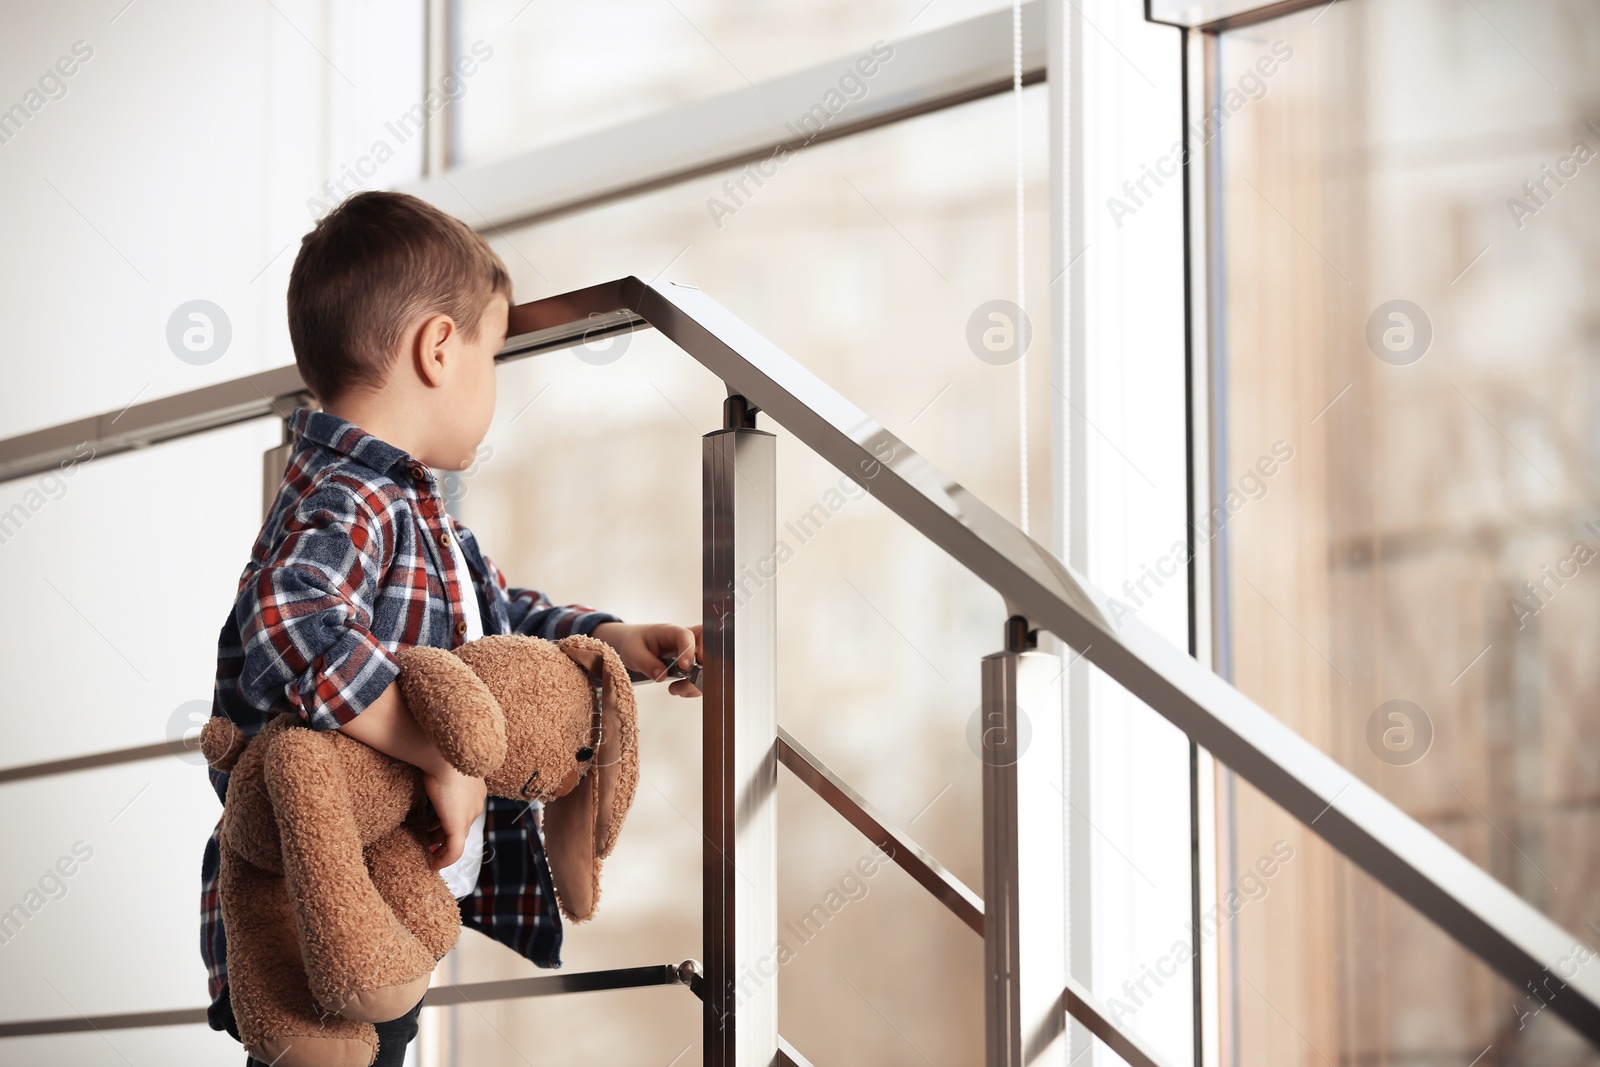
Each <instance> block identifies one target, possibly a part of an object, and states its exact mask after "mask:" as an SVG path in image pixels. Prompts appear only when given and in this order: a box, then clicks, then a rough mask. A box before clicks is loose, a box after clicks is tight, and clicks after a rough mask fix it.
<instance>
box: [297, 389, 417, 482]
mask: <svg viewBox="0 0 1600 1067" xmlns="http://www.w3.org/2000/svg"><path fill="white" fill-rule="evenodd" d="M288 422H289V430H290V432H291V433H293V434H294V435H295V436H296V437H300V438H303V439H304V440H307V441H310V442H312V443H313V444H318V445H321V446H322V447H324V448H327V449H330V450H332V451H334V452H337V453H339V454H340V455H342V456H349V457H350V458H351V459H353V460H355V461H356V462H358V463H360V464H362V465H363V466H367V467H371V468H372V469H373V470H375V471H377V472H379V473H380V474H388V473H389V472H390V471H392V470H393V469H394V468H395V467H397V466H398V467H402V468H404V469H405V470H406V472H407V474H409V475H410V478H411V480H412V481H424V480H427V481H431V480H432V478H433V472H432V471H430V470H428V468H427V466H426V465H425V464H423V463H420V462H418V461H417V460H416V459H414V458H412V456H411V454H410V453H408V452H406V451H405V450H404V449H400V448H396V447H395V446H394V445H391V444H390V443H389V442H387V441H384V440H382V439H381V438H378V437H374V436H373V435H372V434H370V433H368V432H367V431H365V430H363V429H362V428H361V427H359V426H357V425H356V424H355V423H353V422H350V421H348V420H346V419H341V418H340V417H339V416H337V415H331V414H329V413H328V412H326V411H318V410H316V409H315V408H311V407H298V408H295V409H294V413H293V414H292V415H290V416H289V420H288ZM419 471H421V472H425V475H424V476H423V477H418V472H419Z"/></svg>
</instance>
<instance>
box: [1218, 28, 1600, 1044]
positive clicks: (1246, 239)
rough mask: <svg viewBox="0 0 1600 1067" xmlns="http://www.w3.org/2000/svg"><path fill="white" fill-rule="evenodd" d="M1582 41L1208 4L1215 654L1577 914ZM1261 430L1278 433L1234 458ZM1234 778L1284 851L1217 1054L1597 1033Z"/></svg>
mask: <svg viewBox="0 0 1600 1067" xmlns="http://www.w3.org/2000/svg"><path fill="white" fill-rule="evenodd" d="M1283 41H1288V42H1290V44H1291V47H1292V53H1293V54H1292V58H1289V59H1287V60H1285V61H1282V62H1280V63H1278V64H1277V65H1276V70H1275V73H1274V75H1273V76H1271V77H1262V76H1261V75H1260V69H1261V68H1259V67H1258V66H1257V64H1258V62H1259V61H1260V60H1261V58H1262V57H1263V56H1270V55H1272V54H1273V52H1274V48H1275V45H1276V44H1279V43H1281V42H1283ZM1596 54H1600V7H1596V6H1595V5H1593V4H1589V3H1582V2H1575V0H1572V2H1558V0H1550V2H1540V3H1518V4H1510V3H1490V2H1487V0H1439V2H1432V3H1399V2H1380V0H1349V2H1346V3H1337V4H1332V5H1327V6H1319V7H1317V8H1313V9H1310V10H1307V11H1304V12H1301V13H1299V14H1295V15H1292V16H1289V17H1286V18H1282V19H1278V20H1274V21H1270V22H1266V23H1262V24H1258V25H1255V26H1251V27H1249V28H1247V29H1241V30H1238V31H1233V32H1228V33H1225V34H1223V35H1222V36H1221V38H1220V42H1219V48H1218V53H1217V55H1218V58H1219V62H1218V64H1217V68H1216V70H1215V71H1214V78H1215V81H1214V90H1215V92H1216V93H1217V94H1218V95H1219V97H1220V96H1222V94H1226V93H1236V94H1237V95H1238V96H1239V97H1240V98H1241V99H1242V103H1240V104H1239V106H1238V107H1237V110H1234V109H1233V108H1231V107H1230V108H1229V111H1230V113H1229V115H1228V117H1227V118H1226V121H1225V123H1223V124H1222V126H1221V130H1220V132H1219V133H1217V135H1216V136H1217V137H1218V138H1219V140H1218V146H1219V153H1220V154H1219V157H1218V158H1219V160H1220V173H1219V174H1217V175H1215V178H1216V180H1218V181H1219V183H1220V188H1219V191H1218V196H1219V197H1220V200H1219V203H1220V233H1219V234H1218V235H1217V236H1218V238H1219V240H1220V242H1221V245H1220V247H1221V256H1222V258H1221V262H1222V263H1223V264H1224V265H1225V266H1224V273H1223V277H1222V278H1221V279H1220V282H1221V285H1222V292H1221V295H1220V299H1219V300H1218V302H1217V304H1216V307H1217V308H1218V310H1219V312H1220V321H1221V323H1222V327H1221V330H1220V352H1219V353H1218V354H1217V355H1218V364H1219V373H1218V374H1217V376H1216V378H1215V381H1214V383H1213V388H1214V389H1215V390H1216V396H1215V399H1216V400H1217V410H1220V411H1221V412H1223V413H1224V414H1223V418H1222V421H1221V432H1220V439H1219V441H1218V444H1219V445H1220V448H1219V449H1218V455H1219V457H1220V460H1219V463H1218V467H1217V470H1216V471H1215V473H1214V482H1215V483H1216V484H1217V485H1218V499H1217V500H1215V501H1213V504H1214V505H1220V504H1223V501H1222V499H1221V494H1222V491H1223V490H1225V489H1229V488H1232V489H1234V490H1239V489H1240V488H1241V486H1242V487H1243V490H1244V491H1243V492H1242V494H1240V497H1241V498H1242V503H1240V506H1238V507H1237V508H1236V509H1235V508H1233V507H1225V509H1224V510H1225V513H1226V515H1225V522H1224V523H1222V524H1221V525H1222V527H1223V529H1222V534H1221V536H1220V537H1219V538H1218V540H1217V542H1216V544H1217V545H1219V546H1220V550H1219V552H1218V555H1217V557H1216V558H1217V561H1218V564H1219V569H1218V576H1219V577H1218V581H1219V586H1218V593H1219V603H1220V604H1221V605H1222V607H1221V612H1220V617H1219V619H1218V623H1219V631H1218V632H1219V637H1220V638H1221V642H1220V647H1221V648H1222V649H1223V659H1222V663H1221V667H1222V669H1223V670H1224V671H1225V672H1226V673H1229V674H1231V678H1232V680H1233V682H1234V684H1236V685H1237V686H1239V687H1240V688H1241V689H1243V690H1244V691H1245V692H1246V693H1248V694H1249V695H1250V696H1252V697H1253V698H1254V699H1256V700H1257V701H1259V702H1260V703H1262V704H1263V705H1264V706H1266V707H1267V708H1269V709H1271V710H1272V711H1274V712H1275V713H1277V714H1278V715H1280V716H1282V717H1283V718H1284V719H1285V720H1286V721H1287V722H1288V723H1289V724H1290V725H1292V726H1293V727H1294V728H1295V729H1296V730H1297V731H1299V732H1300V733H1301V734H1302V735H1304V736H1306V737H1307V738H1309V739H1311V740H1312V741H1313V742H1314V743H1316V744H1317V745H1319V746H1320V747H1322V748H1323V749H1324V750H1325V751H1326V752H1328V753H1329V754H1330V755H1332V756H1334V757H1335V758H1337V759H1338V760H1339V761H1340V762H1341V763H1342V764H1343V765H1344V766H1345V767H1346V768H1348V769H1349V771H1350V772H1351V774H1352V775H1353V776H1355V777H1358V778H1359V779H1361V780H1362V781H1365V782H1366V783H1368V784H1369V785H1371V786H1373V787H1374V788H1376V789H1378V790H1379V791H1380V792H1382V793H1383V794H1384V795H1385V796H1387V797H1388V798H1389V799H1391V800H1392V801H1394V802H1395V803H1396V804H1398V805H1399V806H1400V807H1401V808H1403V809H1404V810H1405V811H1407V812H1408V813H1409V814H1411V815H1412V816H1413V817H1415V818H1416V819H1418V820H1419V821H1420V822H1422V823H1423V824H1424V825H1425V826H1427V827H1428V828H1429V829H1430V830H1432V831H1433V832H1434V833H1436V834H1438V835H1439V836H1440V837H1442V838H1443V839H1444V840H1445V841H1447V842H1448V843H1449V844H1451V845H1452V846H1453V847H1455V848H1457V849H1459V850H1460V851H1462V852H1463V853H1464V854H1465V855H1466V856H1467V857H1468V858H1469V859H1471V860H1472V861H1473V862H1474V863H1476V864H1478V865H1480V866H1482V867H1483V868H1484V869H1486V870H1487V871H1489V872H1490V873H1492V874H1493V875H1494V876H1495V877H1496V878H1498V879H1499V880H1500V881H1502V882H1503V883H1505V884H1506V885H1508V886H1510V887H1511V888H1513V889H1514V890H1515V891H1516V892H1517V893H1518V894H1520V895H1521V896H1522V897H1523V898H1524V899H1526V900H1527V901H1529V902H1530V903H1532V904H1534V905H1535V906H1537V907H1538V908H1540V909H1541V910H1542V911H1544V912H1545V913H1547V914H1548V915H1549V916H1550V917H1551V918H1553V919H1554V920H1555V921H1556V922H1557V923H1559V924H1560V925H1561V926H1562V927H1564V928H1565V929H1567V930H1569V931H1573V932H1575V933H1577V934H1578V935H1579V936H1584V937H1587V936H1588V935H1590V934H1592V933H1594V932H1595V931H1596V926H1595V924H1596V922H1597V921H1600V899H1597V896H1596V892H1597V890H1596V886H1597V884H1600V883H1597V880H1596V877H1595V875H1596V868H1597V866H1600V843H1597V842H1600V833H1597V830H1600V750H1597V748H1596V745H1595V743H1594V739H1595V737H1596V728H1597V726H1600V712H1597V710H1596V709H1597V702H1596V697H1597V695H1600V657H1596V656H1595V654H1594V648H1595V646H1596V642H1597V640H1600V521H1597V520H1600V501H1597V499H1596V493H1597V488H1600V482H1597V479H1600V464H1597V459H1600V455H1597V452H1600V435H1597V431H1596V427H1597V426H1600V419H1597V415H1600V411H1597V400H1600V362H1597V357H1600V349H1597V345H1596V323H1597V321H1600V296H1597V295H1596V294H1597V292H1600V289H1597V287H1596V282H1597V281H1600V213H1597V212H1596V210H1595V207H1596V205H1597V203H1600V161H1597V160H1600V66H1597V65H1596V64H1595V62H1594V57H1595V55H1596ZM1279 58H1280V59H1281V58H1282V57H1281V56H1280V57H1279ZM1278 442H1281V443H1283V445H1284V446H1286V447H1287V448H1289V449H1291V450H1292V458H1291V459H1289V460H1288V461H1287V462H1283V463H1280V464H1277V465H1276V469H1275V471H1274V473H1273V475H1272V476H1271V477H1270V478H1262V477H1257V478H1255V479H1254V480H1253V481H1248V482H1246V481H1241V479H1242V478H1248V477H1249V472H1250V470H1251V468H1252V467H1253V466H1254V465H1255V464H1256V463H1257V461H1258V460H1259V458H1260V457H1262V456H1264V455H1270V454H1272V451H1273V448H1274V444H1275V443H1278ZM1202 521H1204V520H1202ZM1222 806H1223V811H1224V813H1225V814H1226V815H1227V816H1229V817H1227V818H1224V819H1223V824H1224V825H1225V826H1226V825H1231V827H1232V831H1233V832H1232V836H1231V841H1230V848H1231V855H1232V856H1233V857H1234V858H1236V859H1237V860H1238V861H1239V862H1245V861H1247V860H1248V859H1249V858H1250V857H1254V856H1256V855H1258V854H1262V853H1263V852H1265V851H1267V850H1268V849H1270V847H1271V844H1272V842H1274V841H1277V840H1283V841H1285V842H1287V843H1288V844H1289V845H1290V847H1292V848H1293V849H1294V850H1295V852H1296V857H1295V859H1293V860H1292V861H1291V864H1290V866H1291V868H1292V869H1293V874H1292V875H1291V877H1289V878H1287V879H1283V880H1282V881H1280V882H1278V883H1275V884H1274V885H1273V886H1272V889H1271V892H1270V893H1269V894H1268V895H1267V896H1266V897H1265V899H1264V900H1262V901H1261V902H1260V903H1259V904H1253V905H1251V906H1250V907H1249V908H1248V909H1246V910H1245V911H1243V912H1242V913H1241V915H1240V917H1239V918H1238V920H1237V921H1236V922H1235V923H1233V924H1232V925H1231V927H1230V931H1231V933H1230V935H1229V936H1227V937H1225V938H1224V939H1223V945H1224V948H1225V950H1226V952H1225V979H1224V985H1225V991H1226V994H1227V996H1228V1000H1229V1002H1230V1004H1229V1007H1228V1008H1227V1010H1226V1011H1225V1027H1224V1032H1225V1034H1226V1035H1227V1036H1228V1039H1229V1045H1228V1048H1227V1052H1228V1054H1227V1055H1226V1056H1225V1057H1224V1062H1227V1063H1230V1064H1271V1065H1274V1067H1279V1065H1285V1064H1357V1063H1360V1064H1374V1065H1377V1064H1385V1065H1399V1064H1424V1063H1429V1064H1432V1063H1440V1064H1442V1063H1459V1064H1463V1065H1464V1064H1468V1063H1483V1064H1529V1065H1532V1064H1540V1065H1547V1064H1578V1063H1584V1064H1588V1063H1595V1062H1597V1060H1596V1057H1595V1054H1594V1052H1593V1051H1592V1050H1590V1049H1588V1048H1587V1046H1585V1045H1584V1044H1583V1043H1582V1042H1581V1041H1580V1040H1579V1039H1577V1038H1576V1037H1575V1036H1574V1035H1573V1034H1572V1032H1571V1031H1570V1030H1568V1029H1567V1028H1566V1027H1565V1026H1564V1024H1562V1023H1560V1022H1559V1021H1558V1020H1556V1019H1555V1017H1554V1013H1553V1012H1546V1011H1543V1006H1544V1001H1545V1000H1547V999H1549V994H1548V993H1543V992H1541V994H1540V995H1539V996H1536V995H1534V993H1532V992H1530V991H1528V990H1523V989H1515V988H1512V987H1511V986H1510V985H1508V984H1507V983H1505V982H1503V981H1501V980H1500V979H1498V978H1497V977H1495V976H1494V975H1493V974H1492V973H1491V972H1490V971H1489V970H1488V969H1487V968H1486V967H1485V966H1483V965H1482V964H1480V963H1478V962H1476V960H1475V959H1473V958H1472V957H1471V956H1469V955H1468V954H1467V953H1465V952H1463V951H1462V950H1460V949H1459V948H1457V947H1456V946H1455V944H1454V943H1453V942H1452V941H1451V940H1450V938H1448V937H1447V936H1446V935H1444V934H1443V933H1441V932H1440V931H1439V930H1438V929H1437V928H1436V927H1435V926H1433V925H1432V924H1431V923H1430V922H1429V921H1427V920H1426V919H1424V918H1422V917H1420V916H1419V915H1418V914H1417V913H1416V912H1414V911H1412V910H1411V909H1410V908H1409V907H1407V906H1406V905H1404V904H1401V903H1399V902H1398V901H1397V900H1396V899H1395V898H1394V897H1393V896H1392V895H1390V894H1389V893H1387V892H1386V891H1383V890H1381V889H1379V888H1378V887H1377V886H1376V885H1375V883H1374V882H1373V881H1372V880H1371V879H1370V878H1368V877H1367V876H1365V875H1364V874H1362V873H1360V872H1358V871H1356V870H1355V869H1354V868H1352V866H1351V865H1350V864H1348V863H1347V862H1344V861H1343V860H1341V859H1340V858H1338V857H1337V855H1336V854H1335V853H1334V852H1333V851H1332V850H1331V849H1329V848H1327V847H1326V846H1325V845H1323V844H1322V843H1321V842H1320V840H1319V839H1317V838H1316V837H1315V836H1314V835H1312V834H1309V833H1308V832H1307V831H1305V830H1304V829H1303V828H1302V827H1300V826H1299V825H1298V824H1297V823H1296V822H1295V821H1294V820H1292V819H1291V818H1289V817H1288V816H1286V815H1285V814H1284V813H1283V812H1282V811H1281V810H1279V809H1276V808H1275V807H1273V806H1272V805H1271V804H1270V803H1268V802H1267V801H1265V800H1263V799H1262V798H1261V797H1260V795H1259V794H1257V793H1255V792H1254V791H1253V790H1252V789H1250V788H1248V787H1247V786H1245V785H1244V784H1242V783H1238V784H1235V785H1234V786H1233V787H1232V788H1231V789H1229V790H1225V791H1224V795H1223V797H1222ZM1223 866H1224V868H1225V869H1230V870H1231V869H1235V868H1236V864H1234V863H1224V864H1223ZM1556 995H1559V994H1558V993H1557V994H1556ZM1541 997H1542V998H1543V999H1541ZM1475 1057H1481V1059H1475Z"/></svg>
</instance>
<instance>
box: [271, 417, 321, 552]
mask: <svg viewBox="0 0 1600 1067" xmlns="http://www.w3.org/2000/svg"><path fill="white" fill-rule="evenodd" d="M314 403H315V401H314V400H313V399H312V398H311V394H310V393H306V392H300V393H289V394H287V395H285V396H280V397H277V398H275V399H274V400H273V402H272V408H273V410H274V411H275V412H277V414H278V418H279V421H280V422H281V423H282V426H283V438H282V440H281V441H279V443H278V444H275V445H273V446H272V447H271V448H269V449H267V450H266V451H265V452H263V453H261V519H262V521H263V522H265V521H266V518H267V515H268V514H270V513H271V511H272V502H273V501H274V500H276V499H277V497H278V490H279V489H281V488H283V470H284V468H285V467H287V466H288V465H289V456H290V455H291V454H292V453H293V452H294V434H293V433H292V432H291V431H290V429H289V416H291V415H293V414H294V409H295V408H297V407H304V406H308V405H311V404H314Z"/></svg>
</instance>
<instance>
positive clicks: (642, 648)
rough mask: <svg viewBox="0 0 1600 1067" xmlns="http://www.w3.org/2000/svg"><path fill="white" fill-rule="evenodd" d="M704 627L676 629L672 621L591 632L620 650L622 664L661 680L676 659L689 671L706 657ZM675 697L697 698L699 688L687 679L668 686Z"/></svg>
mask: <svg viewBox="0 0 1600 1067" xmlns="http://www.w3.org/2000/svg"><path fill="white" fill-rule="evenodd" d="M703 630H704V626H703V625H702V624H700V623H695V624H694V625H693V626H675V625H673V624H672V623H670V622H640V623H630V622H603V623H601V624H600V625H599V626H596V627H595V628H594V629H593V630H592V631H590V632H591V633H592V634H593V636H595V637H598V638H599V639H600V640H602V641H604V642H605V643H606V644H608V645H610V646H611V647H612V648H614V649H616V650H617V656H618V657H619V658H620V659H621V660H622V665H623V666H624V667H627V668H628V669H629V670H633V671H638V672H639V673H641V674H647V675H649V676H650V677H651V678H653V679H655V680H656V681H660V680H661V679H662V678H663V677H664V676H665V675H666V673H667V666H668V665H669V664H670V663H671V662H672V661H673V660H674V659H676V660H677V661H678V666H680V667H682V668H683V669H685V670H688V669H689V668H690V667H692V666H694V665H695V664H696V663H697V662H701V661H702V660H703V657H704V656H705V639H704V636H703V634H702V631H703ZM667 692H669V693H671V694H672V695H673V696H680V697H697V696H699V695H700V690H699V688H698V687H697V686H696V685H695V684H694V683H693V682H691V681H689V679H687V678H679V679H677V680H676V681H674V682H673V683H672V684H671V685H670V686H668V687H667Z"/></svg>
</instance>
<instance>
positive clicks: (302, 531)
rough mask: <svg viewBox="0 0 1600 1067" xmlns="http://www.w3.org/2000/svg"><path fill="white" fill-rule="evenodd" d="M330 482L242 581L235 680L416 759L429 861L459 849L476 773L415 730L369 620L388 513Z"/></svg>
mask: <svg viewBox="0 0 1600 1067" xmlns="http://www.w3.org/2000/svg"><path fill="white" fill-rule="evenodd" d="M368 499H369V498H367V497H364V496H361V495H358V494H357V493H355V492H354V491H353V490H352V489H350V488H348V487H345V486H342V485H339V484H337V483H328V484H324V485H323V486H319V487H318V488H317V489H315V490H313V491H312V492H311V493H310V494H308V496H307V497H306V498H305V499H304V500H303V501H301V502H300V504H299V505H298V506H297V507H296V509H295V512H294V514H293V515H291V516H290V517H289V519H288V520H287V522H286V525H285V535H284V537H283V539H282V540H281V541H280V542H279V543H278V545H277V547H276V548H275V550H274V552H273V554H272V556H271V558H270V559H268V560H267V561H266V562H265V563H264V564H263V565H262V566H261V568H260V569H259V570H257V571H256V572H255V573H254V574H252V575H251V576H250V579H249V581H248V582H247V583H245V584H244V585H243V586H242V587H241V588H240V590H239V598H238V601H237V603H236V604H235V608H234V611H235V616H236V618H237V619H238V622H239V630H240V639H241V643H242V645H243V653H244V663H243V669H242V670H241V672H240V675H239V680H238V686H239V692H240V695H241V696H242V697H243V698H244V699H245V700H246V701H247V702H248V703H250V704H251V705H253V706H255V707H257V708H260V709H262V710H269V709H271V708H273V707H274V706H276V705H278V704H279V703H280V702H281V701H283V700H284V699H285V698H286V699H287V701H288V703H289V705H290V706H291V707H293V708H294V710H295V712H296V713H297V714H299V716H300V718H301V720H302V721H303V722H304V723H305V724H306V725H307V726H309V727H311V728H312V729H314V730H339V729H342V730H344V732H345V733H347V734H349V735H350V736H351V737H353V738H355V739H356V740H357V741H361V742H362V743H364V744H367V745H370V746H371V747H373V748H375V749H377V750H378V751H380V752H383V753H385V754H386V755H389V756H393V757H394V758H396V759H400V760H404V761H405V762H407V763H410V764H412V765H413V766H415V767H418V768H420V769H421V770H422V772H423V785H424V788H425V789H426V790H427V793H428V797H429V799H430V800H432V801H433V805H434V810H435V812H436V813H437V814H438V817H439V818H438V823H437V825H436V827H435V828H434V829H435V830H436V835H435V839H434V842H433V847H434V848H435V850H436V851H435V853H434V856H433V858H432V863H433V865H434V869H435V870H437V869H439V868H441V867H445V866H448V865H449V864H451V863H454V862H455V861H456V860H457V859H459V858H460V855H461V851H462V848H463V846H464V845H465V842H466V832H467V828H468V826H470V824H471V823H472V821H473V819H475V818H477V816H478V815H479V814H480V813H481V812H482V811H483V806H484V796H485V789H484V783H483V779H481V778H472V777H470V776H468V775H463V774H461V773H460V772H459V771H457V770H456V769H455V768H454V767H453V766H451V765H450V764H449V763H448V762H446V761H445V759H444V757H443V756H442V755H441V754H440V753H439V750H438V748H437V747H436V746H435V745H434V744H433V742H432V741H431V740H430V739H429V738H428V737H427V735H426V734H424V733H423V732H422V728H421V727H420V726H418V725H417V721H416V719H415V718H413V717H412V715H411V713H410V711H409V710H407V708H406V706H405V700H404V698H403V697H402V696H401V695H400V689H399V687H398V686H397V685H395V679H396V678H397V677H398V676H399V673H400V665H399V661H398V660H396V659H395V657H394V655H393V654H392V653H391V652H390V651H389V650H388V648H386V647H385V646H384V644H383V643H382V642H381V641H380V640H378V638H377V637H376V636H375V635H374V634H373V633H372V631H371V630H370V629H369V627H370V626H371V623H372V605H373V603H374V600H375V598H376V595H377V589H378V582H379V579H380V578H381V576H382V575H383V573H384V572H385V570H387V568H388V565H389V562H390V556H391V555H392V553H393V536H392V531H391V529H390V527H389V525H388V523H387V521H386V520H387V516H386V514H383V513H380V512H378V511H375V510H374V509H373V508H372V507H371V506H370V505H369V504H368V502H367V501H368Z"/></svg>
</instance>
